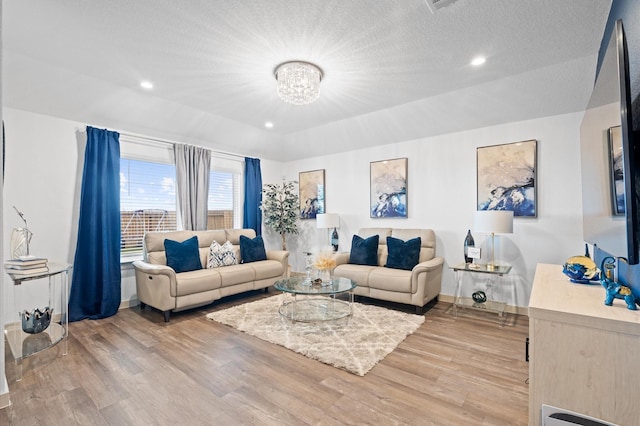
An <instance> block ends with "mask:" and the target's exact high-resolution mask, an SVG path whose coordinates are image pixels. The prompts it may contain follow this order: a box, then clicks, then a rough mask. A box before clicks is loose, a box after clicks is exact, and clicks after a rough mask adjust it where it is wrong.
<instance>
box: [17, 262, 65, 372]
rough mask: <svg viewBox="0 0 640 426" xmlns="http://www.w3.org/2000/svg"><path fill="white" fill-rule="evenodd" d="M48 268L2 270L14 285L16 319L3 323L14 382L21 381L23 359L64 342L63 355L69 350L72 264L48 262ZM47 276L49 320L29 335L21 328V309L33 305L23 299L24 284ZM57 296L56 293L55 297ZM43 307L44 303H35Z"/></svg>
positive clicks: (29, 308) (30, 307) (30, 308)
mask: <svg viewBox="0 0 640 426" xmlns="http://www.w3.org/2000/svg"><path fill="white" fill-rule="evenodd" d="M47 268H48V271H46V272H40V273H36V274H15V273H12V272H11V271H10V270H8V269H5V271H6V272H7V274H8V275H9V277H11V280H13V285H14V307H15V308H17V309H18V322H17V323H10V324H7V325H6V326H5V335H6V337H7V342H8V343H9V348H10V349H11V354H12V355H13V359H14V361H15V363H16V381H20V380H22V360H23V359H25V358H27V357H29V356H31V355H33V354H36V353H38V352H41V351H43V350H46V349H49V348H51V347H52V346H54V345H56V344H58V343H60V342H63V345H62V354H63V355H66V354H67V351H68V342H67V336H68V335H69V315H68V308H69V272H70V271H71V265H68V264H59V263H52V262H49V263H48V264H47ZM40 279H46V280H48V284H49V305H48V306H49V307H52V308H53V316H52V318H51V323H50V324H49V327H47V329H46V330H44V331H42V332H40V333H37V334H29V333H25V332H24V331H22V312H23V311H25V310H27V311H31V310H33V309H34V308H36V306H30V305H28V301H26V300H23V298H24V297H23V294H22V293H23V290H24V289H23V287H24V286H25V285H29V284H30V283H31V282H33V281H35V280H40ZM56 295H59V299H58V300H56V299H57V297H56ZM38 308H44V306H38Z"/></svg>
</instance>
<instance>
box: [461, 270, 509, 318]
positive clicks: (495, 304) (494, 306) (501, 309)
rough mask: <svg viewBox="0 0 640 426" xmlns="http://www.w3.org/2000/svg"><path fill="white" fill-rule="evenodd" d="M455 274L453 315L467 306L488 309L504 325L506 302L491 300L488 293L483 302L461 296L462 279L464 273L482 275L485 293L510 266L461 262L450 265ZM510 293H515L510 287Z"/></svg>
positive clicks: (476, 276) (506, 272)
mask: <svg viewBox="0 0 640 426" xmlns="http://www.w3.org/2000/svg"><path fill="white" fill-rule="evenodd" d="M451 269H453V271H454V273H455V275H456V284H457V285H456V294H455V298H454V302H453V316H454V317H457V316H458V309H460V308H469V309H476V310H482V311H488V312H493V313H496V314H498V317H499V321H500V324H501V325H504V324H505V322H506V320H507V317H506V314H505V308H506V306H507V304H506V303H505V302H500V301H496V300H492V299H491V297H490V295H489V294H487V300H486V301H485V302H481V303H480V302H476V301H474V300H473V299H472V298H471V297H464V296H463V283H462V280H463V278H464V276H465V275H467V274H471V275H472V276H475V278H479V277H484V278H486V279H487V282H486V287H487V293H490V291H489V290H490V289H491V287H493V284H494V282H495V279H496V278H497V277H502V276H503V275H506V274H508V273H509V272H510V271H511V266H507V265H500V266H494V267H493V269H488V268H487V266H486V265H476V264H473V263H472V264H466V263H461V264H459V265H456V266H453V267H451ZM512 294H513V295H515V289H513V288H512Z"/></svg>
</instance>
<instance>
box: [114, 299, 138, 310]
mask: <svg viewBox="0 0 640 426" xmlns="http://www.w3.org/2000/svg"><path fill="white" fill-rule="evenodd" d="M139 304H140V301H139V300H138V299H134V300H122V301H121V302H120V308H119V309H127V308H133V307H134V306H138V305H139Z"/></svg>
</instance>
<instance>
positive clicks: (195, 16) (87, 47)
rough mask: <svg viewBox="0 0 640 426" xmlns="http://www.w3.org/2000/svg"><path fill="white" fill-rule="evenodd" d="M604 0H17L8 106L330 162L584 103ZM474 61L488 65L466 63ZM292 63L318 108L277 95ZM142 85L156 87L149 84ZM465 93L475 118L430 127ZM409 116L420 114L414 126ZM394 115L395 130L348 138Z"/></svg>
mask: <svg viewBox="0 0 640 426" xmlns="http://www.w3.org/2000/svg"><path fill="white" fill-rule="evenodd" d="M610 5H611V2H610V1H606V0H605V1H603V0H563V1H557V0H528V1H524V0H522V1H514V0H482V1H477V0H476V1H473V0H457V1H453V2H452V3H450V4H449V5H448V6H447V7H444V8H442V9H440V10H438V11H436V13H431V11H430V9H429V8H428V7H427V4H426V3H425V0H385V1H382V0H350V1H345V0H314V1H310V0H306V1H304V0H303V1H291V0H263V1H258V0H242V1H231V0H227V1H224V0H217V1H211V0H189V1H186V0H184V1H176V0H136V1H130V0H109V1H100V2H97V1H92V2H89V1H86V0H30V1H19V0H8V1H5V2H4V3H3V27H2V31H3V39H4V46H3V47H4V49H3V63H4V70H3V84H4V104H5V106H8V107H12V108H17V109H25V110H29V111H34V112H38V113H43V114H48V115H54V116H60V117H63V118H68V119H71V120H76V121H82V122H86V123H87V124H92V125H103V126H117V127H116V129H117V130H125V131H127V130H128V131H133V132H139V133H143V134H150V135H156V136H163V137H168V138H172V137H173V138H181V139H183V140H184V139H186V140H184V141H185V142H188V141H190V140H191V141H210V144H211V145H212V146H214V147H217V148H219V149H223V150H229V151H232V152H237V153H241V154H245V155H255V156H264V157H271V158H273V157H276V158H278V159H283V160H287V159H295V158H302V157H305V156H311V155H321V154H322V153H324V152H327V150H329V149H330V150H331V151H334V152H335V151H336V150H340V149H354V148H359V147H364V146H368V145H371V144H381V143H389V142H397V141H401V140H406V138H415V137H424V136H430V135H433V134H438V133H442V132H449V131H456V130H464V129H466V128H472V127H480V126H483V125H492V124H497V123H499V122H500V121H501V119H502V120H505V119H508V120H514V119H515V120H517V119H528V118H536V117H539V116H544V115H552V114H559V113H563V112H573V111H579V110H582V109H584V107H585V105H586V101H587V100H588V96H589V93H590V90H591V85H592V82H593V72H594V70H595V55H597V52H598V47H599V45H600V39H601V37H602V33H603V30H604V25H605V23H606V20H607V15H608V11H609V8H610ZM476 55H484V56H486V57H487V63H486V64H485V65H484V66H482V67H479V68H473V67H471V66H470V65H469V62H470V61H471V59H472V58H473V57H474V56H476ZM288 60H304V61H309V62H313V63H316V64H317V65H319V66H320V67H321V68H322V69H323V72H324V79H323V81H322V83H321V93H320V99H319V100H318V101H317V102H316V103H314V104H311V105H307V106H292V105H288V104H285V103H284V102H282V101H281V100H280V99H278V97H277V94H276V89H275V79H274V76H273V71H274V69H275V67H276V66H277V65H278V64H280V63H282V62H285V61H288ZM143 79H146V80H150V81H152V82H153V83H154V85H155V88H154V89H153V90H152V91H149V92H146V91H144V90H142V89H140V88H139V86H138V85H139V82H140V81H141V80H143ZM519 86H522V87H519ZM510 87H511V88H513V90H511V91H510V90H509V88H510ZM519 90H520V91H521V92H518V91H519ZM559 90H560V91H562V92H561V93H560V94H559V93H558V91H559ZM503 92H504V93H503ZM503 95H504V96H505V97H504V99H502V101H501V99H494V97H499V96H503ZM523 95H527V96H531V97H529V98H527V99H521V98H520V101H519V102H518V99H519V98H518V96H523ZM559 95H560V96H559ZM536 96H540V99H536ZM488 97H491V98H492V99H490V100H488V99H487V98H488ZM556 97H557V98H556ZM467 98H468V99H467ZM483 99H484V101H488V103H489V104H491V105H492V108H493V109H492V110H491V113H490V114H489V116H488V117H485V115H486V114H487V111H477V110H478V109H484V108H482V105H481V104H482V102H483ZM467 101H468V102H467ZM469 102H471V103H472V104H473V105H476V104H477V107H478V108H474V109H472V110H471V111H465V113H466V114H467V115H468V114H474V111H477V112H476V113H477V116H475V117H467V118H462V117H461V118H459V119H458V120H456V123H452V124H451V125H446V123H444V124H443V123H442V120H441V119H438V120H434V122H433V123H429V122H428V118H429V117H431V118H437V117H438V112H437V111H438V110H442V108H444V107H445V106H446V107H447V108H451V109H452V110H450V111H449V114H451V112H455V111H456V110H459V109H462V110H463V109H464V107H465V106H469V105H470V104H469ZM514 102H515V103H516V104H514ZM546 103H549V106H548V107H547V106H546ZM465 104H466V105H465ZM520 104H522V105H520ZM514 109H515V111H514ZM503 110H504V111H503ZM412 111H419V112H420V113H425V115H422V117H423V118H424V119H421V118H420V116H417V117H415V120H414V121H412V122H408V123H407V122H404V121H403V120H404V119H403V118H402V117H405V116H406V115H407V113H409V114H411V112H412ZM434 111H435V112H434ZM398 114H401V115H402V116H397V115H398ZM501 117H502V118H501ZM385 119H386V120H391V121H392V122H393V123H395V124H396V125H397V127H398V132H395V133H394V132H392V131H389V134H387V135H382V136H381V135H379V134H378V132H376V133H375V134H372V135H371V137H368V138H367V141H357V140H356V141H353V140H351V139H354V138H355V139H358V135H357V134H356V135H355V136H354V134H353V130H356V129H359V130H361V129H362V128H363V126H365V127H366V128H367V129H369V128H371V126H370V125H368V123H369V122H371V123H377V122H380V120H382V121H384V120H385ZM425 120H427V121H425ZM265 121H272V122H273V123H274V128H273V129H271V130H266V129H265V128H264V123H265ZM365 134H366V133H365ZM325 137H330V138H331V142H326V143H323V142H322V140H323V138H325ZM347 139H349V143H348V144H345V142H346V141H347ZM300 140H309V141H316V142H317V143H312V144H311V145H309V146H305V147H301V146H300V144H299V143H298V142H299V141H300ZM332 144H333V145H332ZM317 145H321V146H317Z"/></svg>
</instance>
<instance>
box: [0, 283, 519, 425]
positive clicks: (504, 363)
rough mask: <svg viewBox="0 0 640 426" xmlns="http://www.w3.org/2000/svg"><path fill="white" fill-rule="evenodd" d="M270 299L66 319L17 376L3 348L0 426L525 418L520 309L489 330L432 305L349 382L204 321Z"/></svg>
mask: <svg viewBox="0 0 640 426" xmlns="http://www.w3.org/2000/svg"><path fill="white" fill-rule="evenodd" d="M269 295H270V294H264V293H262V292H249V293H246V294H244V295H238V296H232V297H229V298H225V299H222V300H220V301H217V302H215V303H214V304H211V305H209V306H205V307H202V308H198V309H193V310H190V311H185V312H181V313H175V314H173V315H172V316H171V321H170V322H169V323H165V322H164V320H163V318H162V314H161V313H160V312H158V311H156V310H153V309H150V308H146V309H145V310H141V309H140V308H139V307H134V308H131V309H124V310H121V311H120V312H118V314H116V315H115V316H113V317H111V318H107V319H103V320H97V321H89V320H85V321H80V322H76V323H71V324H70V333H71V336H70V338H69V341H68V343H69V351H68V355H66V356H62V354H61V352H60V348H59V347H54V348H51V349H50V350H48V351H44V352H42V353H40V354H37V355H34V356H33V357H30V358H27V359H26V360H24V361H23V367H24V368H23V379H22V380H21V381H19V382H16V381H15V377H16V371H15V365H14V363H13V360H12V358H11V356H10V354H9V352H8V350H7V353H5V365H6V371H7V379H8V382H9V389H10V399H11V403H12V405H11V406H9V407H7V408H5V409H3V410H0V424H2V425H4V424H7V425H12V426H13V425H36V424H38V425H39V424H52V425H56V424H64V425H86V424H91V425H101V424H111V425H114V424H117V425H129V424H131V425H138V424H139V425H150V424H153V425H175V424H222V425H225V424H256V425H258V424H259V425H265V424H266V425H270V424H273V425H325V424H327V425H333V424H382V425H387V424H394V425H395V424H407V425H428V424H437V425H449V424H450V425H461V424H464V425H494V424H495V425H505V424H509V425H519V424H523V425H524V424H526V423H527V419H528V409H527V407H528V385H527V384H526V383H525V380H526V378H527V375H528V365H527V363H526V362H525V361H524V350H525V348H524V340H525V338H526V336H527V333H528V319H527V318H526V317H518V318H517V319H516V321H513V320H510V321H508V323H507V325H505V326H500V325H499V323H498V321H497V318H496V317H495V316H488V315H484V314H482V313H480V314H479V315H474V314H472V313H470V312H469V313H468V312H465V313H464V314H461V315H459V316H458V317H457V318H454V317H453V315H452V312H451V305H450V304H447V303H443V302H440V303H437V304H436V305H435V306H433V307H432V308H431V309H430V310H429V311H427V312H426V314H425V319H426V321H425V323H424V324H423V325H422V326H421V327H420V328H419V329H418V330H417V331H416V332H415V333H414V334H412V335H410V336H408V337H407V338H406V339H405V340H404V341H403V342H401V343H400V345H399V346H398V347H397V348H396V349H395V350H394V351H393V352H392V353H391V354H389V355H388V356H387V357H386V358H385V359H383V360H382V361H381V362H380V363H379V364H378V365H377V366H375V367H374V368H373V369H372V370H371V371H369V373H367V374H366V375H365V376H364V377H359V376H355V375H353V374H350V373H347V372H345V371H343V370H339V369H336V368H334V367H331V366H328V365H325V364H322V363H319V362H318V361H315V360H312V359H309V358H306V357H304V356H302V355H300V354H297V353H294V352H292V351H289V350H287V349H285V348H282V347H280V346H277V345H274V344H271V343H268V342H265V341H262V340H260V339H257V338H255V337H252V336H249V335H247V334H245V333H242V332H239V331H237V330H234V329H232V328H230V327H227V326H224V325H221V324H218V323H215V322H213V321H210V320H207V319H206V318H205V314H206V313H208V312H212V311H215V310H219V309H225V308H228V307H231V306H235V305H238V304H241V303H246V302H249V301H251V300H257V299H260V298H263V297H268V296H269ZM363 303H373V304H379V305H380V306H384V307H388V308H393V309H399V310H404V311H406V312H410V313H412V312H413V310H412V309H411V307H407V306H403V305H397V304H391V303H386V302H376V301H372V300H368V299H364V301H363ZM511 318H513V316H512V317H511ZM5 347H7V345H5Z"/></svg>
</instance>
